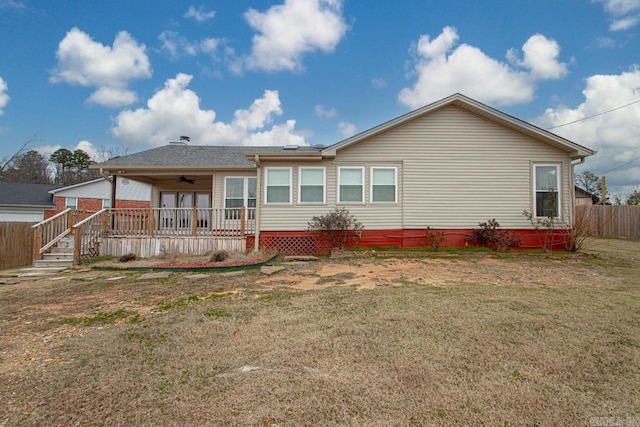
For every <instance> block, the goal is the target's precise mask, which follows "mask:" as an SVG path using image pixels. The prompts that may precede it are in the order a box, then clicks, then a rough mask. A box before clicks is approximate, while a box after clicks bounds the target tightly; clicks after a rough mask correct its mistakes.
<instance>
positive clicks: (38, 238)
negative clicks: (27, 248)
mask: <svg viewBox="0 0 640 427" xmlns="http://www.w3.org/2000/svg"><path fill="white" fill-rule="evenodd" d="M40 246H42V227H36V230H35V233H33V262H36V261H37V260H39V259H40Z"/></svg>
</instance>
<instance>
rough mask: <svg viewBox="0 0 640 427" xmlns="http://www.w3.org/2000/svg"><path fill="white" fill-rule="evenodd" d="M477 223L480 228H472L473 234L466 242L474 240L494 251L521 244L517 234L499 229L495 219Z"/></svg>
mask: <svg viewBox="0 0 640 427" xmlns="http://www.w3.org/2000/svg"><path fill="white" fill-rule="evenodd" d="M478 225H479V226H480V228H474V229H473V235H471V236H469V237H467V242H475V243H478V244H480V245H482V246H487V247H489V248H493V249H494V250H496V251H506V250H509V249H514V248H519V247H520V246H521V245H522V241H521V240H520V238H519V237H518V236H516V235H515V234H513V233H511V232H510V231H508V230H503V229H501V228H500V224H499V223H498V221H496V220H495V219H490V220H489V221H487V222H479V223H478Z"/></svg>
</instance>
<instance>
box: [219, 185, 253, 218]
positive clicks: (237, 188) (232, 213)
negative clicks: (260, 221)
mask: <svg viewBox="0 0 640 427" xmlns="http://www.w3.org/2000/svg"><path fill="white" fill-rule="evenodd" d="M256 183H257V179H256V178H255V177H253V176H228V177H226V178H225V189H224V207H225V208H226V210H225V212H226V214H225V215H226V216H225V217H226V218H227V219H231V218H236V217H238V218H239V217H240V208H242V207H243V206H244V207H246V208H249V209H250V210H249V211H248V215H247V217H248V218H249V219H253V217H254V208H255V207H256Z"/></svg>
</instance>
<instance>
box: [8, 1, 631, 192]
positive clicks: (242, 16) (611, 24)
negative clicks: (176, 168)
mask: <svg viewBox="0 0 640 427" xmlns="http://www.w3.org/2000/svg"><path fill="white" fill-rule="evenodd" d="M639 36H640V0H593V1H592V0H537V1H525V0H521V1H513V0H510V1H503V0H492V1H491V2H478V1H462V0H450V1H448V2H446V3H445V2H431V1H415V0H395V1H384V0H382V1H377V2H372V1H362V0H360V1H356V0H277V1H275V0H274V1H266V0H255V1H245V0H234V1H228V0H222V1H207V2H191V1H180V0H175V1H160V2H157V1H154V2H151V1H142V0H140V1H130V0H127V1H120V0H110V1H70V0H58V1H55V2H52V1H49V0H0V159H2V158H3V157H5V156H7V155H9V154H12V153H13V152H15V150H17V149H18V148H19V147H20V146H21V145H22V144H23V143H24V142H26V141H27V140H29V139H31V138H34V140H35V142H34V145H33V147H37V149H39V150H40V151H42V152H43V153H45V154H48V153H50V152H52V151H54V150H55V149H57V148H60V147H66V148H69V149H75V148H82V149H84V150H86V151H88V152H89V153H90V154H92V155H94V157H96V158H99V156H100V152H101V151H105V150H108V149H110V148H113V147H129V149H130V150H131V152H135V151H140V150H143V149H147V148H150V147H154V146H158V145H163V144H166V143H167V142H169V140H176V139H177V138H178V137H179V136H180V135H188V136H190V137H191V138H192V142H191V143H192V144H224V145H284V144H312V145H315V144H324V145H330V144H333V143H335V142H338V141H340V140H341V139H343V138H345V137H348V136H350V135H352V134H354V133H357V132H361V131H364V130H366V129H368V128H371V127H373V126H376V125H378V124H380V123H382V122H384V121H387V120H390V119H392V118H395V117H397V116H399V115H401V114H404V113H406V112H408V111H410V110H412V109H414V108H418V107H420V106H422V105H425V104H428V103H429V102H432V101H436V100H438V99H441V98H443V97H446V96H448V95H450V94H452V93H455V92H460V93H463V94H465V95H467V96H470V97H472V98H475V99H477V100H479V101H481V102H484V103H486V104H488V105H491V106H493V107H495V108H498V109H499V110H501V111H504V112H506V113H508V114H512V115H514V116H516V117H518V118H520V119H523V120H527V121H530V122H532V123H535V124H537V125H539V126H541V127H543V128H550V127H554V128H553V129H552V131H553V132H555V133H557V134H559V135H561V136H564V137H567V138H569V139H572V140H573V141H575V142H577V143H579V144H582V145H585V146H587V147H589V148H593V149H596V150H598V152H599V154H598V155H597V156H594V157H593V158H591V159H589V160H587V162H586V164H585V165H584V166H583V167H581V169H579V171H581V170H585V169H589V170H592V171H593V172H595V173H597V174H606V175H607V180H608V183H609V185H610V186H611V188H612V189H613V190H615V191H618V192H620V193H621V194H623V195H624V193H625V192H628V191H630V190H631V189H632V188H634V187H637V186H638V185H640V37H639ZM609 110H615V111H611V112H607V111H609ZM603 112H606V113H604V114H600V113H603ZM594 115H595V117H591V116H594ZM589 117H591V118H589ZM574 121H575V123H572V124H569V125H565V124H567V123H569V122H574ZM558 125H564V126H560V127H555V126H558ZM120 149H122V148H120Z"/></svg>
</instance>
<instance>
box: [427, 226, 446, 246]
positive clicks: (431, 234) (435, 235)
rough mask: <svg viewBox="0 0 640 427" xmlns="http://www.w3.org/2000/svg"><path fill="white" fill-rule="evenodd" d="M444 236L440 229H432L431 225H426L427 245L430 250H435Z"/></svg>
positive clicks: (443, 239)
mask: <svg viewBox="0 0 640 427" xmlns="http://www.w3.org/2000/svg"><path fill="white" fill-rule="evenodd" d="M446 238H447V236H446V235H445V234H444V233H443V232H442V231H434V230H433V229H432V228H431V227H427V246H428V247H429V249H431V250H432V251H437V250H438V248H439V247H440V244H441V243H443V242H444V241H445V240H446Z"/></svg>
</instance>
